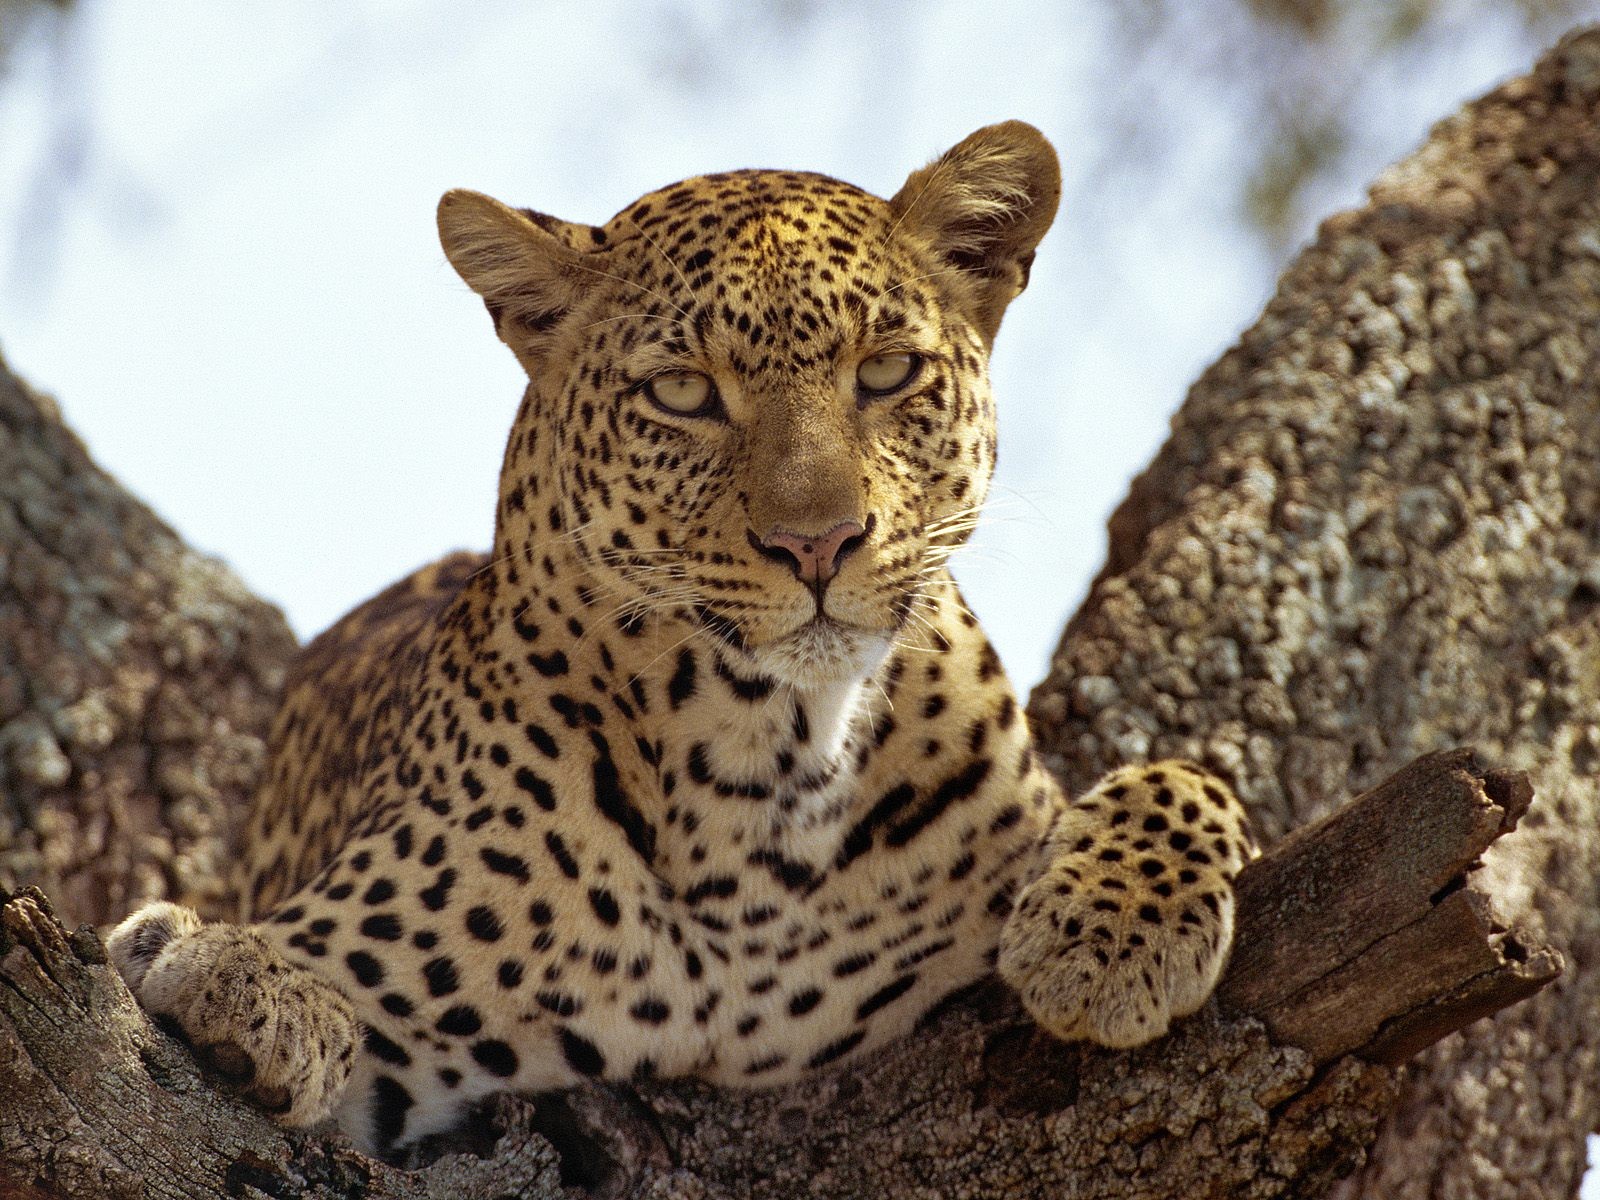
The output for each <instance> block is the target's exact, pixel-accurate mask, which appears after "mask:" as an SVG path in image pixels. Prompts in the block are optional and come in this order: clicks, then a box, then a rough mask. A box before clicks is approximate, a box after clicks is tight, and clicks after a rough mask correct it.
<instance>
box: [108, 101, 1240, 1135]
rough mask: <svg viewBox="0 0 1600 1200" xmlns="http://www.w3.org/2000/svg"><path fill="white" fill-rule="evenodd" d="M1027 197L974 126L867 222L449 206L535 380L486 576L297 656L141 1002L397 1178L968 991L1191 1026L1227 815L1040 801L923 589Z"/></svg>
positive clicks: (681, 204) (819, 206) (891, 1022)
mask: <svg viewBox="0 0 1600 1200" xmlns="http://www.w3.org/2000/svg"><path fill="white" fill-rule="evenodd" d="M1060 193H1061V173H1060V165H1059V162H1058V159H1057V156H1056V153H1055V150H1054V149H1053V148H1052V146H1051V145H1050V143H1049V141H1048V140H1046V138H1045V137H1044V136H1043V135H1042V134H1041V133H1040V132H1039V131H1038V130H1037V129H1035V128H1034V127H1033V126H1032V125H1029V124H1026V123H1023V122H1020V121H1008V122H1004V123H1001V124H996V125H991V126H988V127H985V128H983V129H979V130H978V131H977V132H975V133H973V134H971V135H970V136H968V137H967V138H965V139H964V140H962V141H961V142H959V143H958V144H957V145H955V146H954V147H953V148H952V149H950V150H948V151H947V152H946V153H944V154H942V155H940V156H939V157H937V158H936V159H934V160H933V161H932V162H931V163H929V164H928V165H926V166H924V167H922V168H920V169H918V170H916V171H914V172H912V173H911V174H910V175H909V177H908V178H907V179H906V182H905V184H904V186H903V187H901V188H900V189H899V191H897V192H896V193H895V195H894V196H893V197H892V198H891V199H888V200H884V199H882V198H880V197H878V196H875V195H873V194H871V193H869V192H866V191H864V190H862V189H859V188H857V187H854V186H852V185H850V184H847V183H844V182H841V181H839V180H837V179H834V178H831V177H829V176H826V175H822V174H816V173H810V172H804V171H795V170H736V171H728V172H723V173H718V174H709V175H704V176H699V177H696V178H691V179H688V180H686V181H684V182H681V183H677V184H673V185H671V186H668V187H666V188H663V189H660V190H657V191H654V192H651V193H649V194H647V195H645V196H644V197H642V198H641V199H639V200H637V201H635V202H634V203H632V204H630V205H628V206H627V207H626V208H624V209H623V210H622V211H621V212H619V213H618V214H617V215H616V216H614V217H612V218H611V219H610V220H609V221H607V222H606V223H605V224H603V225H588V224H583V223H579V222H572V221H567V220H562V219H558V218H555V217H551V216H548V215H545V214H542V213H540V212H537V211H534V210H531V209H521V208H513V207H511V206H508V205H506V204H503V203H501V202H499V201H497V200H494V199H492V198H490V197H488V196H485V195H482V194H479V193H476V192H471V191H466V190H454V191H450V192H448V193H447V194H445V195H444V196H443V198H442V199H441V201H440V203H439V206H438V212H437V222H438V230H439V236H440V241H441V244H442V247H443V250H444V254H445V257H446V258H447V259H448V261H449V263H450V264H451V265H452V266H453V267H454V269H455V271H456V272H457V273H458V274H459V275H460V277H461V279H462V280H463V281H464V282H465V283H466V285H467V287H468V288H470V289H471V290H472V292H474V293H476V295H477V296H478V297H479V298H481V300H482V302H483V304H484V306H485V307H486V309H487V311H488V314H489V316H490V318H491V321H492V323H493V326H494V329H495V332H496V334H497V336H498V338H499V340H500V341H501V342H503V343H504V344H505V345H506V347H508V348H509V349H510V351H511V352H512V354H513V355H514V356H515V357H516V359H517V360H518V362H519V363H520V364H521V366H522V368H523V370H524V371H525V373H526V376H527V386H526V389H525V391H524V393H523V397H522V400H521V403H520V406H519V408H518V410H517V413H516V416H515V419H514V421H513V424H512V428H511V431H510V435H509V438H508V441H507V446H506V450H505V456H504V460H503V467H502V470H501V475H500V486H499V493H498V499H497V504H496V510H495V524H494V538H493V542H492V546H491V549H490V550H489V551H488V552H486V553H481V554H474V553H467V552H459V553H455V554H452V555H449V556H447V557H445V558H444V559H442V560H440V561H439V562H437V563H434V564H433V565H431V566H428V567H425V568H423V569H422V570H420V571H418V572H417V573H415V574H414V575H412V576H411V577H409V578H407V579H405V580H403V581H402V582H400V583H398V584H395V585H394V586H392V587H390V588H389V589H387V590H386V591H383V592H381V593H380V594H378V595H377V596H376V597H374V598H373V599H371V600H368V601H367V602H365V603H364V604H362V605H361V606H359V607H358V608H356V609H355V610H354V611H352V612H351V613H350V614H349V615H347V616H346V617H344V618H343V619H342V620H340V621H339V622H338V623H337V624H335V625H334V626H333V627H332V628H331V629H329V630H328V631H326V632H325V633H323V634H321V635H320V636H318V637H317V638H315V639H314V640H312V641H311V642H310V644H309V645H308V646H307V647H306V648H305V649H304V651H303V652H302V654H301V656H300V657H299V658H298V660H297V661H296V663H295V664H294V666H293V668H292V669H291V671H290V673H289V676H288V679H287V682H286V684H285V688H284V696H283V699H282V702H281V707H280V709H279V711H278V713H277V716H276V718H275V720H274V723H273V726H272V730H271V733H270V737H269V742H268V750H267V756H266V766H265V770H264V779H263V782H262V784H261V785H260V788H259V791H258V793H257V795H256V797H255V799H254V800H253V802H252V805H251V807H250V810H249V812H248V815H247V817H246V818H245V825H244V833H243V835H242V840H241V848H240V850H239V854H238V891H239V896H240V900H239V911H238V913H237V916H236V919H234V920H231V921H211V922H207V921H203V920H202V919H201V918H200V917H199V915H198V914H197V913H196V912H195V911H194V910H193V909H190V908H186V907H183V906H181V905H178V904H175V903H172V902H169V901H154V902H150V903H147V904H145V905H144V906H143V907H141V908H139V909H138V910H137V911H135V912H133V913H132V915H130V916H128V917H127V918H126V919H124V920H123V921H122V922H121V923H120V924H119V925H117V926H116V927H115V929H114V930H112V931H111V933H110V935H109V937H108V943H107V948H108V952H109V954H110V957H111V960H112V962H113V963H114V964H115V966H116V967H117V969H118V970H119V971H120V972H121V974H122V976H123V978H124V979H125V980H126V982H127V984H128V986H129V987H130V988H131V989H132V991H133V992H134V994H135V995H136V997H137V998H138V1000H139V1001H140V1002H141V1004H142V1005H143V1006H144V1007H145V1008H146V1009H147V1010H148V1011H149V1012H150V1013H151V1014H153V1015H155V1016H156V1017H158V1018H159V1019H160V1021H161V1023H163V1024H164V1025H165V1026H166V1027H167V1028H168V1029H170V1030H172V1031H173V1032H175V1033H176V1034H178V1035H179V1036H181V1037H182V1038H183V1039H184V1040H185V1041H186V1042H187V1043H188V1044H189V1046H190V1047H191V1048H192V1049H193V1050H194V1052H195V1054H196V1055H197V1056H198V1057H199V1058H200V1059H201V1061H202V1062H203V1063H205V1064H206V1066H207V1068H208V1069H209V1070H210V1071H212V1072H213V1073H214V1075H215V1076H216V1077H217V1078H219V1079H220V1081H221V1082H223V1083H224V1084H225V1085H226V1086H228V1087H230V1088H232V1089H233V1090H234V1091H235V1092H237V1093H238V1094H240V1095H242V1096H243V1097H245V1098H246V1099H248V1100H249V1101H251V1102H252V1103H254V1104H256V1105H258V1106H259V1107H261V1108H263V1109H265V1110H266V1111H267V1112H268V1113H270V1114H272V1115H273V1116H274V1117H276V1118H277V1119H278V1120H279V1121H280V1122H282V1123H283V1124H285V1125H289V1126H309V1125H315V1124H317V1123H319V1122H324V1121H326V1120H329V1119H332V1120H335V1121H337V1123H338V1125H339V1126H340V1127H342V1128H343V1129H344V1130H345V1131H347V1132H348V1134H349V1135H350V1137H351V1138H352V1139H353V1141H354V1142H355V1143H356V1144H357V1145H358V1146H360V1147H362V1148H363V1149H366V1150H368V1151H369V1152H371V1153H375V1154H387V1155H393V1154H396V1153H398V1152H399V1151H401V1150H403V1149H404V1148H405V1147H408V1146H410V1145H412V1144H413V1143H415V1142H417V1141H418V1139H421V1138H424V1137H427V1136H428V1135H430V1134H434V1133H438V1132H441V1131H445V1130H448V1129H450V1128H451V1127H453V1126H454V1125H456V1124H457V1123H458V1122H460V1121H462V1120H463V1118H464V1115H465V1114H466V1113H468V1112H469V1111H470V1109H471V1107H472V1106H473V1105H474V1104H475V1103H477V1102H479V1101H481V1100H482V1099H483V1098H484V1097H486V1096H489V1095H491V1094H493V1093H496V1092H506V1091H510V1092H519V1093H527V1094H539V1093H545V1092H551V1091H557V1090H559V1089H563V1088H569V1087H572V1086H576V1085H580V1084H583V1083H584V1082H585V1081H594V1080H601V1081H612V1082H616V1083H627V1082H629V1081H640V1080H647V1079H655V1078H659V1079H668V1078H683V1077H686V1078H693V1079H698V1080H701V1081H704V1082H706V1083H709V1084H711V1085H715V1086H724V1087H745V1088H762V1087H774V1086H779V1085H783V1084H786V1083H793V1082H794V1081H796V1080H802V1079H805V1078H807V1077H808V1076H811V1075H814V1074H815V1073H816V1072H820V1071H825V1070H838V1071H846V1070H851V1069H853V1065H854V1064H858V1063H859V1062H860V1060H862V1059H863V1058H864V1057H865V1056H869V1055H872V1054H873V1053H874V1052H875V1051H877V1050H879V1049H880V1048H882V1047H885V1046H888V1045H890V1044H892V1043H894V1042H896V1041H897V1040H899V1039H901V1038H904V1037H906V1036H907V1035H908V1034H909V1033H910V1032H911V1031H913V1030H914V1029H915V1028H917V1026H918V1023H919V1021H921V1020H923V1019H924V1018H925V1017H926V1016H927V1015H928V1014H929V1013H930V1012H932V1011H933V1010H934V1009H935V1008H936V1007H937V1006H939V1005H940V1004H941V1003H942V1002H944V1001H945V1000H946V998H948V997H950V996H952V995H953V994H956V993H959V992H961V991H963V990H964V989H967V988H969V987H970V986H973V985H975V984H977V983H979V982H981V981H982V980H984V979H985V978H987V977H989V976H991V975H993V974H995V973H998V974H999V976H1000V977H1001V978H1002V979H1003V980H1004V981H1006V983H1007V984H1009V985H1010V986H1011V987H1012V988H1014V989H1015V991H1016V993H1017V994H1018V995H1019V996H1020V998H1021V1002H1022V1004H1023V1005H1024V1007H1025V1008H1026V1010H1027V1012H1029V1013H1030V1014H1031V1015H1032V1017H1033V1019H1034V1020H1035V1021H1037V1023H1038V1024H1039V1025H1040V1026H1041V1027H1042V1028H1043V1029H1044V1030H1046V1031H1048V1033H1050V1034H1052V1035H1054V1036H1056V1037H1059V1038H1062V1039H1069V1040H1070V1039H1082V1040H1087V1041H1090V1042H1095V1043H1099V1044H1102V1045H1105V1046H1110V1047H1132V1046H1137V1045H1141V1044H1144V1043H1146V1042H1149V1041H1151V1040H1152V1039H1155V1038H1157V1037H1160V1036H1162V1035H1163V1034H1165V1033H1166V1032H1167V1031H1168V1030H1169V1028H1170V1027H1171V1025H1172V1023H1173V1022H1174V1021H1176V1020H1179V1019H1181V1018H1183V1017H1186V1016H1189V1015H1190V1014H1192V1013H1194V1012H1195V1011H1196V1010H1198V1009H1199V1008H1201V1007H1202V1006H1203V1005H1204V1004H1205V1003H1206V1001H1207V998H1208V996H1209V995H1210V993H1211V992H1212V990H1213V988H1214V985H1215V984H1216V982H1217V979H1218V976H1219V973H1220V972H1221V970H1222V968H1223V965H1224V963H1225V961H1226V959H1227V956H1228V952H1229V948H1230V945H1231V942H1232V935H1233V920H1234V889H1233V882H1234V878H1235V876H1236V875H1237V873H1238V872H1239V871H1240V870H1241V869H1242V867H1243V866H1244V865H1245V863H1246V862H1247V861H1248V860H1249V858H1250V857H1251V856H1252V855H1253V854H1254V853H1255V848H1254V842H1253V840H1252V837H1251V834H1250V829H1249V822H1248V819H1247V817H1246V815H1245V810H1244V808H1243V806H1242V804H1241V803H1240V801H1239V800H1238V798H1237V796H1236V795H1235V794H1234V792H1233V791H1232V790H1231V788H1230V787H1229V785H1228V784H1227V783H1226V782H1225V781H1224V779H1223V778H1222V777H1221V776H1220V775H1219V774H1217V773H1215V772H1214V771H1212V770H1210V769H1208V768H1206V767H1204V766H1202V765H1199V764H1197V763H1195V762H1189V761H1176V760H1169V761H1157V762H1154V763H1148V764H1139V765H1128V766H1124V767H1121V768H1119V769H1117V770H1115V771H1113V772H1112V773H1111V774H1109V775H1107V776H1105V777H1104V778H1102V779H1101V780H1100V781H1099V782H1098V783H1096V784H1095V785H1094V786H1092V787H1091V788H1090V789H1089V790H1088V791H1087V792H1084V793H1083V794H1081V795H1078V796H1075V797H1073V796H1069V794H1068V793H1067V791H1066V790H1065V789H1064V788H1063V787H1062V785H1061V784H1060V783H1058V781H1057V779H1056V777H1055V776H1054V775H1053V774H1052V773H1051V771H1050V770H1049V769H1047V767H1046V765H1045V762H1044V760H1043V758H1042V756H1041V754H1040V752H1039V751H1038V750H1037V749H1036V747H1035V746H1034V745H1033V742H1032V740H1031V737H1030V734H1029V731H1028V722H1027V717H1026V714H1025V711H1024V709H1023V706H1022V705H1021V704H1020V703H1019V701H1018V698H1017V695H1016V693H1015V691H1014V690H1013V688H1012V686H1011V684H1010V682H1009V681H1008V678H1007V676H1006V673H1005V671H1004V670H1003V668H1002V665H1001V662H1000V658H999V655H998V653H997V652H996V650H995V648H994V646H993V645H992V644H991V643H990V641H989V640H988V638H987V637H986V635H985V634H984V632H983V630H982V627H981V626H980V624H979V622H978V619H977V617H976V616H975V615H974V614H973V612H972V611H971V609H970V608H969V607H968V606H967V604H966V602H965V600H964V599H963V597H962V594H961V591H960V589H959V588H958V586H957V583H956V581H955V578H954V576H953V574H952V572H951V567H950V559H951V556H952V555H953V554H954V553H955V552H956V551H957V550H959V549H960V548H961V547H962V546H963V545H964V544H965V543H966V541H967V540H968V538H969V537H970V535H971V532H972V530H973V528H974V527H975V525H976V523H977V521H978V519H979V517H980V515H981V510H982V509H983V506H984V504H985V501H986V499H987V496H988V493H989V490H990V486H991V481H992V476H993V472H994V464H995V455H996V446H997V441H996V407H995V401H994V397H993V394H992V391H991V387H990V383H989V376H988V364H989V356H990V352H991V349H992V347H993V344H994V340H995V336H996V334H997V332H998V330H999V327H1000V323H1001V318H1002V315H1003V313H1004V312H1005V310H1006V309H1007V306H1008V305H1009V304H1010V303H1011V302H1012V301H1013V300H1014V299H1015V298H1016V297H1017V296H1018V295H1019V294H1021V292H1022V291H1023V290H1024V288H1025V287H1026V285H1027V283H1028V279H1029V273H1030V269H1031V266H1032V264H1033V261H1034V255H1035V251H1036V247H1037V246H1038V244H1039V242H1040V240H1041V239H1042V238H1043V236H1044V234H1045V232H1046V230H1047V229H1048V228H1049V227H1050V225H1051V224H1052V222H1053V221H1054V218H1055V215H1056V210H1057V207H1058V205H1059V200H1060Z"/></svg>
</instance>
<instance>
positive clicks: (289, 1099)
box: [106, 902, 361, 1125]
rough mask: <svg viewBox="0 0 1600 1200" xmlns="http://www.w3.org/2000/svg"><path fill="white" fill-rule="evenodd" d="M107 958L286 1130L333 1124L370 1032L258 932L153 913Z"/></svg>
mask: <svg viewBox="0 0 1600 1200" xmlns="http://www.w3.org/2000/svg"><path fill="white" fill-rule="evenodd" d="M106 949H107V951H108V952H109V954H110V957H111V961H112V962H113V963H114V964H115V965H116V967H117V970H118V971H120V972H121V973H122V977H123V978H124V979H125V980H127V982H128V986H129V987H130V988H131V989H132V990H133V993H134V995H136V996H137V997H138V998H139V1003H140V1004H142V1005H144V1007H145V1009H146V1010H147V1011H149V1012H150V1013H152V1014H158V1015H160V1016H164V1017H168V1018H170V1019H171V1020H172V1021H173V1022H174V1023H176V1025H177V1026H178V1028H179V1029H180V1030H181V1031H182V1032H183V1035H184V1037H185V1038H187V1039H188V1041H189V1044H190V1045H191V1046H193V1048H194V1052H195V1055H196V1057H198V1058H199V1059H200V1060H201V1061H202V1062H204V1063H206V1064H207V1065H208V1066H210V1067H211V1068H212V1069H213V1070H214V1071H216V1072H217V1073H218V1074H219V1075H221V1076H222V1078H223V1079H224V1080H225V1081H226V1082H227V1083H228V1084H229V1086H231V1087H232V1088H233V1089H234V1090H236V1091H238V1092H239V1093H241V1094H242V1095H243V1096H244V1097H245V1098H246V1099H248V1100H250V1101H251V1102H252V1103H254V1104H256V1105H258V1106H259V1107H261V1108H264V1109H266V1110H267V1112H269V1113H271V1114H272V1116H273V1117H274V1118H276V1119H277V1120H279V1121H281V1122H283V1123H284V1124H286V1125H311V1124H314V1123H315V1122H317V1121H320V1120H321V1119H322V1118H323V1117H326V1116H327V1115H328V1113H329V1112H330V1110H331V1109H332V1107H333V1104H334V1101H335V1100H336V1099H337V1098H338V1096H339V1093H340V1092H341V1091H343V1090H344V1086H345V1084H346V1083H347V1082H348V1081H349V1078H350V1071H351V1068H352V1067H353V1066H354V1065H355V1056H356V1049H357V1046H358V1039H359V1037H360V1033H361V1027H360V1025H359V1024H358V1023H357V1021H356V1017H355V1013H354V1011H353V1010H352V1009H351V1007H350V1002H349V1001H348V1000H346V999H345V998H344V997H343V996H342V995H340V994H339V992H337V991H336V990H334V989H333V988H332V987H330V986H329V985H328V984H326V983H324V982H323V981H322V980H320V979H318V978H317V977H316V976H315V975H312V974H311V973H310V972H309V971H306V970H304V969H302V968H300V967H297V966H294V965H292V964H290V963H289V962H288V961H286V960H285V959H284V958H283V956H282V955H280V954H279V953H278V952H277V951H276V950H274V949H273V948H272V947H271V946H269V945H268V944H267V943H266V942H265V941H263V940H262V939H261V937H260V936H258V935H257V934H256V933H254V932H252V931H251V930H249V929H246V928H242V927H240V926H237V925H205V924H202V923H201V921H200V918H199V917H198V916H197V915H196V914H195V913H194V911H193V910H192V909H187V908H183V907H181V906H179V905H176V904H168V903H165V902H162V903H157V904H147V905H146V906H145V907H143V908H141V909H140V910H139V911H138V912H136V913H134V914H133V915H132V916H130V917H128V918H127V919H126V920H124V921H123V922H122V923H121V924H120V925H118V926H117V927H116V929H114V930H113V931H112V932H111V935H110V937H108V938H107V939H106Z"/></svg>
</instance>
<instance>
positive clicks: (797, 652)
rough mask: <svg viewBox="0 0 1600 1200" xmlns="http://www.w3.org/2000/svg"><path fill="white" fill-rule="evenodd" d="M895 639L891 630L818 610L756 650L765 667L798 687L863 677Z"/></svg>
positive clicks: (874, 668) (757, 656) (764, 668)
mask: <svg viewBox="0 0 1600 1200" xmlns="http://www.w3.org/2000/svg"><path fill="white" fill-rule="evenodd" d="M892 643H893V635H892V633H891V632H890V631H887V630H879V629H871V628H867V627H864V626H860V625H855V624H852V623H850V622H847V621H841V620H840V619H839V618H837V617H833V616H829V615H828V614H827V613H824V612H821V611H818V612H816V613H814V614H813V615H812V616H811V618H810V619H809V620H807V621H804V622H803V623H801V624H800V625H798V626H797V627H796V628H794V629H792V630H790V631H789V632H788V633H786V634H784V635H783V636H782V637H779V638H777V639H775V640H774V641H772V642H769V643H767V644H766V645H764V646H761V647H759V648H757V649H755V650H754V652H753V657H754V658H755V659H756V661H757V663H758V664H759V665H760V667H761V668H762V670H764V671H767V672H769V673H770V674H773V675H776V676H777V677H778V678H780V679H784V680H787V681H788V682H790V683H792V684H794V685H795V686H796V687H814V686H820V685H824V684H832V683H839V682H842V681H844V680H848V679H864V678H866V677H867V676H868V675H871V674H872V672H873V671H875V670H876V669H877V668H878V664H880V663H881V662H882V661H883V659H884V656H885V655H886V654H888V652H889V647H890V646H891V645H892Z"/></svg>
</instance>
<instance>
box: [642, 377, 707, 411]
mask: <svg viewBox="0 0 1600 1200" xmlns="http://www.w3.org/2000/svg"><path fill="white" fill-rule="evenodd" d="M644 394H645V395H647V396H649V397H650V399H651V400H653V401H655V403H656V404H657V405H658V406H659V407H661V408H664V409H666V410H667V411H668V412H669V413H674V414H676V415H677V416H680V417H698V416H703V415H704V414H706V413H709V412H711V411H712V409H714V408H715V407H716V404H717V388H716V385H715V384H713V383H712V382H711V380H710V379H709V378H708V377H707V376H705V375H702V374H700V373H699V372H698V371H674V372H672V373H671V374H668V375H657V376H655V378H653V379H651V380H649V381H648V382H646V384H645V385H644Z"/></svg>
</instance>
